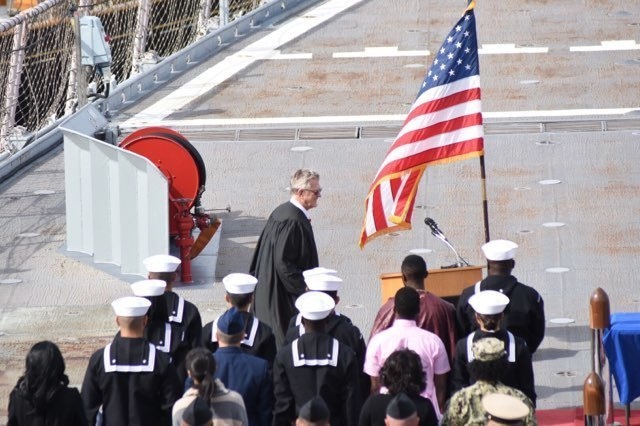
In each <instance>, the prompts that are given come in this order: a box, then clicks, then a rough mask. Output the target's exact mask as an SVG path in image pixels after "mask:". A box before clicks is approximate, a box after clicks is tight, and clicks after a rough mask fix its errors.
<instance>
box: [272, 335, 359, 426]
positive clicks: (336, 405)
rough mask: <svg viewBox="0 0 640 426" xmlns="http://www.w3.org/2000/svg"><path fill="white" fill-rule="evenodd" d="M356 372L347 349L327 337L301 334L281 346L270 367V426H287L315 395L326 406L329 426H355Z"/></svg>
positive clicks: (357, 402)
mask: <svg viewBox="0 0 640 426" xmlns="http://www.w3.org/2000/svg"><path fill="white" fill-rule="evenodd" d="M358 372H359V367H358V365H357V362H356V358H355V354H354V352H353V351H352V350H351V348H349V347H348V346H346V345H344V344H342V343H340V342H339V341H338V340H337V339H335V338H333V337H331V336H329V335H328V334H325V333H315V332H314V333H305V334H303V335H302V336H300V337H299V338H298V339H296V340H294V341H293V342H291V343H290V344H288V345H285V346H283V347H282V349H280V351H279V352H278V354H277V355H276V359H275V361H274V363H273V388H274V395H275V406H274V410H273V425H274V426H290V425H291V424H292V422H295V420H296V418H297V416H298V412H299V410H300V408H301V407H302V405H304V404H305V403H306V402H307V401H309V400H310V399H311V398H312V397H314V396H316V395H319V396H321V397H322V399H324V401H325V402H326V403H327V406H328V407H329V412H330V416H331V425H332V426H342V425H348V426H355V425H357V424H358V415H359V414H360V408H361V406H362V402H361V395H360V389H359V386H358Z"/></svg>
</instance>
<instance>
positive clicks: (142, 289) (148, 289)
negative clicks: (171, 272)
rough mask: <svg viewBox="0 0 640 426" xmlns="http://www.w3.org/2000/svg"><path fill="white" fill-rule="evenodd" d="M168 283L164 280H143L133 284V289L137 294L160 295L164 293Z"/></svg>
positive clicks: (144, 295)
mask: <svg viewBox="0 0 640 426" xmlns="http://www.w3.org/2000/svg"><path fill="white" fill-rule="evenodd" d="M166 287H167V283H166V282H164V281H163V280H142V281H136V282H135V283H133V284H131V291H133V294H134V295H136V296H141V297H150V296H160V295H161V294H163V293H164V289H165V288H166Z"/></svg>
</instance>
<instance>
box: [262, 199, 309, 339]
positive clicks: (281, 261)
mask: <svg viewBox="0 0 640 426" xmlns="http://www.w3.org/2000/svg"><path fill="white" fill-rule="evenodd" d="M317 266H318V250H317V248H316V243H315V240H314V237H313V229H312V228H311V223H310V222H309V220H308V219H307V217H306V216H305V214H304V212H303V211H302V210H300V209H299V208H298V207H296V206H295V205H293V203H291V202H290V201H287V202H286V203H284V204H281V205H279V206H278V207H276V209H275V210H274V211H273V212H272V213H271V215H270V216H269V219H268V220H267V224H266V225H265V227H264V229H263V231H262V234H261V235H260V239H259V240H258V244H257V246H256V250H255V252H254V254H253V260H252V261H251V266H250V268H249V273H250V274H251V275H253V276H254V277H256V278H257V279H258V285H257V286H256V290H255V302H254V303H253V304H252V306H251V309H252V312H253V313H254V314H255V316H256V317H258V318H260V320H262V321H264V322H266V323H267V324H268V325H269V326H270V327H271V330H272V331H273V333H274V335H275V336H276V344H277V345H278V347H279V346H282V344H283V342H284V337H285V333H286V330H287V326H288V324H289V320H290V319H291V317H292V316H294V315H295V314H296V313H297V310H296V308H295V305H294V303H295V300H296V299H297V298H298V296H300V295H301V294H302V293H304V291H305V289H306V284H305V282H304V278H303V276H302V271H305V270H307V269H311V268H315V267H317Z"/></svg>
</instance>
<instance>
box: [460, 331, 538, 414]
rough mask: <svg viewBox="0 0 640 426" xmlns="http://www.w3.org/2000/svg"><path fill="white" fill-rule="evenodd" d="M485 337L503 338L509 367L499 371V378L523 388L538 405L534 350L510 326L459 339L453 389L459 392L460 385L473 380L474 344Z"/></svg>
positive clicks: (478, 332) (508, 384)
mask: <svg viewBox="0 0 640 426" xmlns="http://www.w3.org/2000/svg"><path fill="white" fill-rule="evenodd" d="M485 337H495V338H496V339H500V340H501V341H502V342H504V348H505V350H506V352H507V353H506V355H505V358H506V360H507V367H506V368H505V369H504V370H503V371H502V374H501V375H500V382H502V383H503V384H505V385H507V386H510V387H512V388H515V389H518V390H520V391H522V393H524V394H525V395H527V396H528V397H529V399H531V402H532V403H533V406H534V407H535V405H536V387H535V383H534V376H533V365H532V363H531V353H529V348H528V347H527V343H526V342H525V341H524V339H521V338H520V337H518V336H515V335H514V334H513V333H510V332H508V331H507V330H498V331H495V332H489V331H482V330H476V331H474V332H473V333H471V334H469V335H468V336H467V337H465V338H464V339H460V340H458V343H457V344H456V357H455V361H454V364H453V368H452V370H453V374H452V376H451V390H452V393H453V392H457V391H459V390H460V389H462V388H464V387H467V386H470V385H472V384H473V382H472V381H471V378H470V377H469V371H468V370H467V365H468V364H469V359H470V358H473V352H472V351H471V346H472V344H473V342H475V341H476V340H479V339H482V338H485Z"/></svg>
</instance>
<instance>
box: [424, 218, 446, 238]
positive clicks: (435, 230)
mask: <svg viewBox="0 0 640 426" xmlns="http://www.w3.org/2000/svg"><path fill="white" fill-rule="evenodd" d="M424 224H425V225H427V226H428V227H429V228H431V233H432V234H433V235H435V236H438V235H442V236H443V237H444V232H442V231H441V230H440V228H438V224H437V223H436V221H435V220H433V219H431V218H430V217H426V218H425V219H424Z"/></svg>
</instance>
